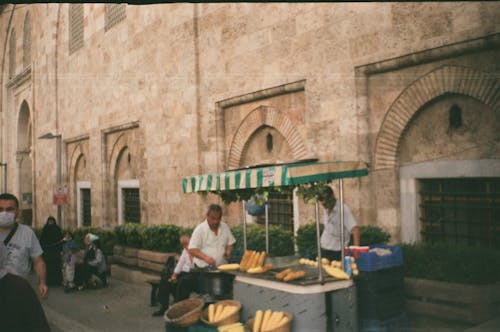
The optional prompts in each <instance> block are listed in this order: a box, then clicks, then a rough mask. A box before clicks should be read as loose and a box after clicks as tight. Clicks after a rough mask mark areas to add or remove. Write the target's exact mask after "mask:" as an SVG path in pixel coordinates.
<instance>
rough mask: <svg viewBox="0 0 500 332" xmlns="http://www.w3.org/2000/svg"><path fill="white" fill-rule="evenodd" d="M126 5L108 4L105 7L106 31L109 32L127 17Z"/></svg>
mask: <svg viewBox="0 0 500 332" xmlns="http://www.w3.org/2000/svg"><path fill="white" fill-rule="evenodd" d="M125 6H126V4H117V3H107V4H106V6H105V7H104V8H105V9H104V11H105V14H104V30H105V31H108V30H109V29H111V28H112V27H114V26H115V25H117V24H118V23H120V22H121V21H123V20H124V19H125V18H126V17H127V12H126V10H125V9H126V7H125Z"/></svg>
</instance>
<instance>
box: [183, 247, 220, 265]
mask: <svg viewBox="0 0 500 332" xmlns="http://www.w3.org/2000/svg"><path fill="white" fill-rule="evenodd" d="M189 253H190V254H191V255H192V256H194V257H196V258H198V259H201V260H202V261H204V262H206V263H207V264H208V265H215V259H213V258H212V257H210V256H208V255H205V254H204V253H203V252H201V250H200V249H197V248H189Z"/></svg>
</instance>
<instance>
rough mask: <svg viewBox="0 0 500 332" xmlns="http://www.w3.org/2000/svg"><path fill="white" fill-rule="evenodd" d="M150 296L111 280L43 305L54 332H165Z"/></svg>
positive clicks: (55, 292)
mask: <svg viewBox="0 0 500 332" xmlns="http://www.w3.org/2000/svg"><path fill="white" fill-rule="evenodd" d="M31 281H32V284H33V286H34V287H35V284H36V282H35V281H34V279H33V280H31ZM35 289H36V287H35ZM149 295H150V286H149V285H148V284H147V283H134V282H126V281H122V280H119V279H116V278H110V279H109V286H108V287H106V288H102V289H95V290H85V291H76V292H72V293H68V294H67V293H64V289H63V287H52V288H50V290H49V298H48V299H46V300H42V305H43V307H44V310H45V314H46V316H47V319H48V321H49V323H50V326H51V328H52V332H103V331H106V332H165V323H164V320H163V317H151V314H152V313H153V312H154V311H156V310H157V309H158V307H151V306H150V305H149ZM408 322H409V329H408V332H498V331H500V317H498V318H496V319H493V320H490V321H487V322H485V323H482V324H479V325H477V326H473V325H470V324H464V323H459V322H453V321H443V320H439V319H435V318H431V317H428V316H418V315H408ZM300 332H320V331H300ZM394 332H399V331H394Z"/></svg>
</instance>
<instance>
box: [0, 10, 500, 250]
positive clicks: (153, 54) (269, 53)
mask: <svg viewBox="0 0 500 332" xmlns="http://www.w3.org/2000/svg"><path fill="white" fill-rule="evenodd" d="M69 6H70V4H58V3H47V4H33V5H24V6H20V5H16V6H14V5H7V6H5V7H4V8H3V10H2V12H1V13H0V15H1V20H0V28H1V29H0V31H1V32H0V34H1V35H0V36H1V40H2V41H3V43H2V45H3V52H2V53H1V54H2V57H3V58H2V63H4V66H3V67H2V68H3V69H2V70H3V71H2V76H1V77H2V81H1V87H2V88H1V95H0V98H1V107H2V113H1V124H2V130H1V143H0V144H1V155H0V161H3V162H6V163H7V164H8V166H7V171H8V174H9V181H8V183H7V188H8V191H10V192H13V193H15V194H17V195H19V196H22V194H23V193H24V192H25V191H29V190H32V194H33V195H32V197H33V202H32V204H31V203H30V204H28V203H26V204H25V203H23V208H24V209H26V210H28V209H30V208H33V211H34V213H33V215H34V223H35V224H38V225H40V224H41V223H42V222H43V221H44V220H45V218H46V216H47V215H49V214H52V215H54V214H55V206H54V205H53V204H52V199H51V198H52V197H51V196H52V190H53V183H54V179H55V178H56V167H55V160H56V154H55V146H54V145H55V144H54V142H51V141H46V140H39V139H38V137H39V136H40V135H42V134H44V133H47V132H53V133H60V134H61V135H62V139H63V158H62V159H63V180H64V181H65V182H67V183H68V186H69V188H70V203H69V204H68V205H67V206H65V207H64V210H63V226H64V227H74V226H76V225H77V222H78V216H77V212H78V210H77V206H76V205H77V201H76V198H77V195H76V191H77V183H78V182H88V183H90V188H91V191H92V196H91V199H92V201H91V203H92V212H91V213H92V223H93V224H94V225H103V226H113V225H116V224H117V223H118V222H119V221H120V218H119V213H118V201H117V200H118V196H117V193H116V191H117V183H118V182H119V181H121V180H130V179H133V180H136V181H137V183H138V184H139V186H140V194H141V196H140V200H141V222H143V223H145V224H167V223H168V224H179V225H184V226H187V225H195V224H197V223H198V222H199V221H201V220H202V218H203V215H204V212H205V211H204V210H205V206H206V205H207V204H208V203H209V202H212V201H217V198H216V197H212V196H209V197H208V198H201V197H199V196H197V195H186V194H183V193H182V189H181V179H182V177H183V176H187V175H193V174H199V173H206V172H215V171H221V170H225V169H227V168H229V167H231V166H242V164H241V163H244V162H253V161H255V159H252V158H251V157H249V154H251V151H255V150H256V149H257V148H256V147H255V145H258V144H260V143H259V142H262V139H256V140H254V141H253V142H254V143H252V139H251V138H252V137H256V136H252V135H253V134H254V132H252V131H249V132H248V131H247V132H245V131H244V130H243V129H244V126H245V119H247V120H251V119H249V118H247V117H248V116H250V114H251V113H252V112H256V113H255V114H257V113H259V112H261V114H268V115H269V114H276V116H277V117H279V118H281V119H282V120H283V121H282V122H281V123H280V124H278V123H274V122H272V121H271V120H270V118H267V120H266V119H265V118H264V120H262V122H255V119H254V120H251V121H249V122H248V124H252V123H253V124H254V125H255V124H262V125H268V124H272V125H273V128H274V130H276V131H277V132H276V134H279V135H281V136H282V137H284V139H282V142H283V143H286V144H285V145H283V146H284V147H286V149H285V148H283V150H280V151H278V152H277V154H276V155H274V156H271V157H274V158H278V157H279V158H285V157H288V156H290V157H293V158H302V157H304V156H306V157H309V156H313V157H316V158H319V159H321V160H362V161H367V162H369V163H370V165H371V168H370V171H371V174H370V175H369V176H368V177H367V178H364V179H359V180H349V181H346V184H345V186H346V188H345V189H346V197H345V199H346V201H347V203H348V204H349V205H350V206H351V208H352V209H353V211H354V213H355V215H356V217H357V218H358V221H359V223H361V224H379V225H381V226H383V227H385V228H387V229H388V230H390V232H391V234H392V235H393V240H394V241H397V240H398V239H399V233H400V228H401V221H400V203H399V197H400V193H399V179H398V167H399V165H400V164H401V163H405V162H416V161H420V160H423V159H426V158H431V157H433V156H434V155H435V152H436V149H437V148H433V149H431V150H432V151H425V150H420V152H419V153H413V152H412V151H414V150H415V149H416V148H417V147H418V144H417V143H416V142H415V140H414V139H413V138H412V137H414V136H415V135H416V136H418V135H421V133H425V129H422V128H421V127H422V126H425V125H426V123H429V121H430V122H432V121H433V120H432V119H433V116H431V117H429V118H424V117H420V116H419V117H418V118H416V120H415V121H413V120H412V119H413V115H416V114H424V115H425V114H427V113H429V112H427V111H423V112H417V111H419V110H420V109H422V108H423V107H424V106H425V107H427V106H426V103H427V102H430V101H432V100H433V98H437V97H439V96H440V93H441V95H443V94H446V93H448V92H450V91H448V90H450V89H448V90H446V89H445V90H440V89H439V85H437V88H436V89H435V90H432V89H429V88H428V87H429V86H433V85H430V84H427V83H428V82H427V81H426V79H435V78H436V77H444V80H445V81H446V82H448V81H449V80H451V81H453V80H454V79H455V80H456V81H457V82H460V81H466V82H470V81H474V82H482V83H485V82H490V81H489V80H491V77H487V76H488V75H486V77H484V76H480V75H479V76H478V75H476V74H475V73H477V72H480V73H491V74H492V76H494V75H497V76H498V66H497V61H496V59H497V58H498V55H499V54H498V53H499V46H498V45H499V42H498V33H499V30H500V28H499V26H498V23H497V21H498V20H497V18H498V16H499V15H500V5H499V4H498V3H496V2H465V3H453V2H443V3H440V2H437V3H428V2H422V3H418V2H417V3H397V2H396V3H297V4H295V3H196V4H194V3H171V4H153V5H141V6H126V18H125V19H124V20H123V21H120V22H118V23H117V24H116V25H115V26H113V27H111V28H110V29H105V27H104V24H105V18H104V15H105V10H104V6H105V5H104V4H84V5H83V7H84V43H83V47H82V48H80V49H77V50H75V51H74V52H72V53H71V54H70V52H69V45H68V38H69V28H68V27H69V17H68V12H69ZM28 12H29V14H30V17H31V20H32V33H31V40H32V42H31V44H32V51H31V62H30V65H29V66H28V67H25V66H24V63H23V61H22V36H23V33H22V31H23V23H24V19H25V17H26V13H28ZM12 28H14V29H15V30H16V32H17V33H16V36H17V38H16V39H17V47H16V51H17V52H16V66H15V68H16V71H15V72H16V75H15V76H14V77H13V78H9V77H8V68H9V66H8V63H9V54H10V53H9V52H10V51H9V42H8V41H9V39H10V36H11V31H12ZM463 45H467V47H464V46H463ZM446 66H449V68H451V67H453V68H455V67H460V68H466V69H467V70H462V71H458V72H457V71H449V72H447V71H446V70H441V71H439V69H440V68H445V67H446ZM429 73H438V74H440V75H441V76H436V75H434V76H433V75H429ZM457 73H458V74H460V73H462V74H464V75H465V76H463V75H462V76H453V75H455V74H457ZM426 75H429V76H426ZM443 75H444V76H443ZM446 75H448V76H446ZM424 77H427V78H426V79H424V80H419V79H421V78H424ZM448 78H449V80H447V79H448ZM298 82H299V83H298ZM416 82H420V83H417V84H416ZM495 82H496V83H495ZM297 84H299V85H300V88H297V87H296V85H297ZM414 84H416V85H414ZM457 84H458V85H457V86H461V85H460V83H457ZM495 84H496V85H495ZM290 86H292V87H293V88H291V89H289V87H290ZM412 86H413V87H416V88H420V89H423V90H421V91H424V92H425V93H424V94H423V95H424V96H426V98H420V97H419V96H421V95H422V94H419V93H417V94H412V93H413V91H417V90H418V89H417V90H415V89H412V88H410V87H412ZM444 86H445V87H448V88H449V87H450V86H453V85H446V84H445V85H444ZM466 86H467V87H471V88H470V90H467V89H465V90H463V89H462V90H460V89H458V90H456V91H455V90H453V89H451V92H457V93H460V94H465V95H467V96H468V97H472V98H476V97H477V95H478V94H479V95H481V91H483V90H484V89H482V88H483V87H485V88H486V90H487V89H488V88H491V87H493V89H494V88H495V87H496V86H498V82H497V81H495V79H493V83H491V82H490V83H488V84H483V85H481V84H479V83H478V84H466ZM270 91H271V93H270ZM273 93H274V94H273ZM474 93H475V94H474ZM488 96H489V95H488ZM427 97H428V98H427ZM490 97H491V98H489V99H483V100H481V99H479V103H483V104H487V105H489V110H488V111H487V112H485V113H484V114H489V115H488V116H489V117H490V119H494V118H495V117H496V118H497V117H498V115H497V114H498V96H497V95H493V96H490ZM459 98H462V97H459ZM408 102H409V104H411V106H412V107H410V108H407V107H402V108H401V107H399V106H400V105H401V104H404V105H408ZM467 103H469V101H467ZM23 105H24V106H23ZM429 107H430V106H429ZM477 108H481V106H480V105H472V107H471V109H477ZM22 109H24V114H25V115H28V116H27V117H26V118H27V119H29V120H27V121H26V120H25V123H26V124H28V125H27V126H19V123H20V119H21V117H20V113H21V110H22ZM259 110H260V111H259ZM400 110H402V112H403V113H402V112H401V111H400ZM405 112H406V113H405ZM401 114H406V115H405V116H402V117H401V116H400V115H401ZM436 116H437V115H436ZM467 116H469V115H467ZM485 116H486V115H485ZM252 121H254V122H252ZM478 121H479V120H478ZM481 121H487V120H486V118H485V120H481ZM481 121H479V122H477V123H476V125H478V126H481V123H483V122H481ZM487 122H488V121H487ZM21 123H23V122H21ZM283 123H287V124H289V125H286V126H282V124H283ZM393 124H396V127H394V126H393ZM413 125H415V126H416V127H412V128H415V129H411V130H410V131H407V132H405V131H404V130H405V128H408V127H410V126H413ZM490 126H491V128H490V129H488V130H489V134H487V136H486V137H484V136H483V135H482V133H481V132H479V131H477V130H475V129H474V131H473V132H474V133H475V134H474V135H473V134H470V135H469V134H463V135H465V136H467V135H469V136H468V137H469V138H468V139H467V140H465V141H461V137H459V136H456V137H455V139H456V142H455V143H454V144H455V147H452V146H450V147H448V149H449V151H450V152H453V151H456V149H462V148H463V147H465V146H467V144H469V143H470V142H471V140H479V141H482V140H483V139H490V138H492V139H496V138H495V137H496V136H495V135H494V132H495V130H496V129H498V119H497V120H496V128H495V124H492V123H491V121H490ZM259 128H261V127H254V129H255V130H258V129H259ZM403 132H405V134H402V133H403ZM496 132H497V133H498V132H499V130H496ZM238 133H246V136H245V137H246V140H242V141H238V139H239V138H238V136H237V134H238ZM485 135H486V134H485ZM25 137H29V140H28V144H26V146H24V147H23V146H22V145H20V142H23V138H25ZM277 137H280V136H277ZM400 139H402V143H401V144H400V143H399V141H400ZM419 140H420V139H419ZM399 146H401V147H402V149H401V150H400V149H399ZM25 147H26V148H27V149H25ZM238 149H240V150H238ZM287 149H289V150H287ZM25 150H26V151H25ZM28 150H29V151H28ZM452 150H453V151H452ZM23 151H24V152H23ZM235 151H240V152H236V153H235ZM245 151H247V155H245ZM23 153H24V154H23ZM280 153H282V154H280ZM444 155H445V154H443V155H441V156H444ZM446 155H447V156H449V155H448V154H446ZM23 156H24V157H23ZM129 156H130V157H129ZM483 156H489V157H491V158H498V157H499V156H498V149H497V148H494V149H491V148H490V149H486V148H485V149H482V150H481V151H478V153H476V154H473V155H471V156H470V157H471V158H482V157H483ZM22 157H23V158H24V161H25V162H26V160H27V162H28V165H31V170H30V169H29V168H28V169H24V168H22V160H23V159H22ZM264 157H266V156H265V155H262V158H264ZM462 157H463V158H465V157H467V158H468V157H469V156H465V155H464V156H462ZM26 158H28V159H26ZM451 158H454V157H453V156H452V157H451ZM21 169H23V171H21ZM26 172H27V173H28V174H31V177H30V176H27V175H26ZM234 206H235V205H234ZM234 206H232V207H230V208H229V209H228V211H229V213H227V214H226V215H227V216H228V220H229V221H230V223H231V224H234V223H236V222H239V216H238V213H237V210H238V209H237V208H235V207H234ZM302 210H304V209H302ZM232 211H236V212H232ZM311 214H312V212H308V211H306V212H301V220H300V222H301V223H303V222H306V221H307V220H308V219H309V218H310V216H311Z"/></svg>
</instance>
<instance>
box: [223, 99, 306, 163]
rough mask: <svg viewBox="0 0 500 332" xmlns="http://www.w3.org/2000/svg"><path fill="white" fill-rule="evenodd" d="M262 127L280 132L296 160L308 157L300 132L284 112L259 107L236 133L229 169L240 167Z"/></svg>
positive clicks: (232, 144)
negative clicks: (248, 144) (245, 152)
mask: <svg viewBox="0 0 500 332" xmlns="http://www.w3.org/2000/svg"><path fill="white" fill-rule="evenodd" d="M262 126H269V127H273V128H275V129H276V130H277V131H279V132H280V133H281V134H282V135H283V137H284V138H285V140H286V141H287V142H288V144H289V145H290V148H291V150H292V154H293V158H294V159H296V160H297V159H304V158H306V157H307V149H306V146H305V145H304V140H303V139H302V137H301V135H300V133H299V131H298V130H297V128H296V127H295V125H294V124H293V122H292V121H291V120H290V119H289V118H288V117H286V115H284V114H283V113H282V112H279V111H278V110H276V109H275V108H273V107H270V106H259V107H257V108H256V109H254V110H253V111H251V112H250V113H249V114H248V115H247V116H246V117H245V118H244V119H243V121H242V122H241V124H240V126H239V128H238V130H237V131H236V132H235V134H234V137H233V141H232V142H231V146H230V149H229V156H228V168H229V169H231V168H237V167H240V166H241V165H240V161H241V157H242V153H243V151H245V146H246V144H247V142H248V140H249V138H250V137H251V136H252V134H253V133H254V132H255V131H256V130H257V129H259V128H261V127H262Z"/></svg>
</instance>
